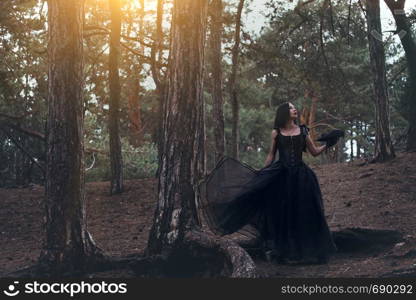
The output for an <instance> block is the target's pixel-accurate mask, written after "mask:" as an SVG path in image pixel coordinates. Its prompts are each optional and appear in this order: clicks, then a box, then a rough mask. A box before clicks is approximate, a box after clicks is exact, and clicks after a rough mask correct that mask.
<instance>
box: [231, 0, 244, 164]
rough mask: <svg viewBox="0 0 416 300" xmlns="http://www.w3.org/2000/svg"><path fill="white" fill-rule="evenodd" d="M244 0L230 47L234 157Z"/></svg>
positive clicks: (234, 151) (237, 139) (235, 151)
mask: <svg viewBox="0 0 416 300" xmlns="http://www.w3.org/2000/svg"><path fill="white" fill-rule="evenodd" d="M243 7H244V0H240V2H239V3H238V8H237V15H236V22H235V33H234V46H233V49H232V69H231V77H230V97H231V107H232V135H231V156H232V157H233V158H235V159H238V158H239V142H240V133H239V131H240V105H239V101H238V95H237V86H236V79H237V71H238V56H239V49H240V33H241V14H242V12H243Z"/></svg>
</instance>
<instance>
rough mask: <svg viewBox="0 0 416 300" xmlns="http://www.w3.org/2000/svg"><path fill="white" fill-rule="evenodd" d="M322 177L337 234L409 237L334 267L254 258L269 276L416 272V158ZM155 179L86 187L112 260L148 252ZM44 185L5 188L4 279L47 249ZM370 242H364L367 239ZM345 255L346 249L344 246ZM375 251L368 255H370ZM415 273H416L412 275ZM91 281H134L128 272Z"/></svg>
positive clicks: (0, 215)
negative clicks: (118, 189)
mask: <svg viewBox="0 0 416 300" xmlns="http://www.w3.org/2000/svg"><path fill="white" fill-rule="evenodd" d="M310 167H311V168H312V169H313V170H314V171H315V172H316V174H317V176H318V179H319V182H320V185H321V189H322V194H323V198H324V204H325V214H326V217H327V221H328V224H329V225H330V228H331V231H333V232H336V231H343V230H347V229H348V228H364V229H373V230H386V229H387V230H393V231H396V232H397V233H399V234H400V235H401V236H402V238H401V239H400V240H399V241H397V240H394V241H393V240H392V241H388V240H384V241H382V243H384V245H381V246H382V247H375V248H372V249H365V247H364V248H363V247H361V248H360V249H358V248H359V247H358V248H357V249H358V250H357V249H355V250H351V251H341V252H339V253H337V254H335V255H334V256H333V257H332V258H331V259H330V261H329V263H328V264H323V265H306V264H304V265H286V264H278V263H269V262H267V261H265V260H264V259H263V258H261V257H253V258H254V261H255V263H256V265H257V267H258V270H259V273H260V274H261V276H262V277H383V276H392V277H395V274H398V276H403V275H399V274H405V273H406V270H413V271H411V272H414V270H415V267H416V217H415V212H416V153H407V152H404V153H397V157H396V158H395V159H393V160H391V161H389V162H387V163H384V164H363V161H361V160H356V161H353V162H350V163H334V164H326V165H310ZM156 188H157V181H156V179H154V178H152V179H143V180H129V181H127V182H126V191H125V192H124V193H123V194H122V195H118V196H110V195H109V193H108V191H109V183H108V182H94V183H88V184H87V220H88V229H89V231H90V232H91V234H92V236H93V237H94V240H95V241H96V243H97V244H98V246H99V247H101V248H102V249H103V250H105V252H106V253H107V254H109V255H111V256H120V257H121V256H126V255H129V254H138V253H142V251H143V250H144V248H145V247H146V243H147V237H148V231H149V229H150V226H151V223H152V219H153V213H154V209H155V205H156ZM43 194H44V190H43V187H41V186H37V185H34V186H31V187H27V188H18V189H16V188H15V189H0V201H1V209H0V245H1V247H0V277H4V276H5V274H7V273H8V272H11V271H14V270H17V269H20V268H23V267H25V266H29V265H31V264H34V263H35V262H36V260H37V257H38V256H39V253H40V247H41V244H42V237H43V234H42V225H41V224H42V219H43V210H42V205H41V203H42V199H43ZM364 238H365V237H364ZM344 250H345V249H344ZM367 250H368V251H367ZM412 274H413V276H414V274H416V273H412ZM90 277H123V278H128V277H134V273H133V272H132V271H129V270H118V271H111V272H102V273H94V274H90Z"/></svg>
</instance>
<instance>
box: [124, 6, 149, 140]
mask: <svg viewBox="0 0 416 300" xmlns="http://www.w3.org/2000/svg"><path fill="white" fill-rule="evenodd" d="M144 5H145V3H144V0H140V10H139V32H138V35H139V38H143V37H144V8H145V7H144ZM140 53H141V54H142V55H144V46H141V48H140ZM142 69H143V65H142V63H141V62H139V63H137V64H135V65H134V66H133V74H132V80H131V82H130V95H129V104H128V105H129V119H130V131H131V132H130V134H131V143H132V145H134V146H135V147H139V146H140V145H141V144H142V143H143V135H144V132H143V124H142V119H141V103H140V84H141V82H140V73H141V71H142Z"/></svg>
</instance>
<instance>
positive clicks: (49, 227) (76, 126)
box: [40, 0, 100, 274]
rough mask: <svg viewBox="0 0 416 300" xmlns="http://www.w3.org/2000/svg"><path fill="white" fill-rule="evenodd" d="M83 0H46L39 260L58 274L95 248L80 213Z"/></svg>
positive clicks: (80, 264)
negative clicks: (43, 219)
mask: <svg viewBox="0 0 416 300" xmlns="http://www.w3.org/2000/svg"><path fill="white" fill-rule="evenodd" d="M83 3H84V1H82V0H74V1H66V0H50V1H48V28H49V45H48V57H49V76H48V90H49V93H48V122H47V179H46V199H45V207H46V224H45V227H46V240H45V244H44V245H43V249H42V252H41V256H40V261H41V262H42V263H45V265H46V266H47V267H48V268H50V269H51V270H52V273H57V274H60V273H63V272H69V271H71V270H82V269H84V268H85V267H86V266H87V265H88V262H90V261H91V258H93V257H97V255H98V254H99V253H100V251H99V249H98V248H97V247H96V246H95V244H94V242H93V240H92V238H91V236H90V234H89V233H88V231H87V228H86V215H85V196H84V157H83V154H84V146H83V97H82V94H83V46H82V28H83V17H84V16H83V14H84V10H83Z"/></svg>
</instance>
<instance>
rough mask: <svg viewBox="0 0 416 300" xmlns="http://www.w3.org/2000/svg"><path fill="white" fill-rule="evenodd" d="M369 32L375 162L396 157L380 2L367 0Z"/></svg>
mask: <svg viewBox="0 0 416 300" xmlns="http://www.w3.org/2000/svg"><path fill="white" fill-rule="evenodd" d="M366 10H367V31H368V44H369V51H370V63H371V69H372V73H373V80H374V96H375V112H376V113H375V114H376V115H375V130H376V142H375V148H374V158H373V162H376V161H378V162H384V161H387V160H389V159H392V158H394V157H395V153H394V148H393V145H392V142H391V138H390V125H389V99H388V94H387V84H386V70H385V54H384V46H383V41H382V40H381V37H382V31H381V21H380V0H367V1H366Z"/></svg>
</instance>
